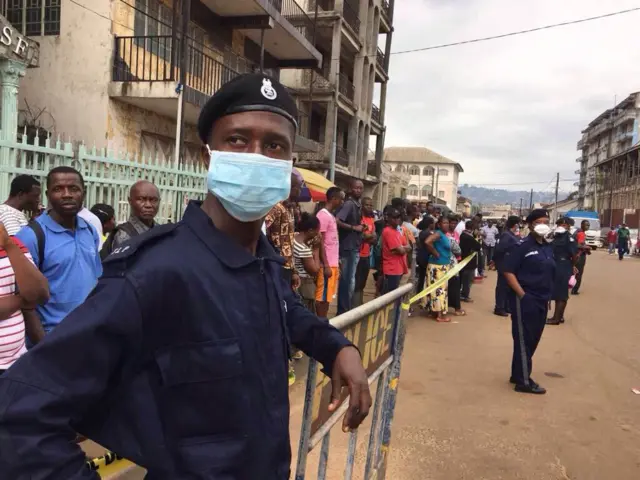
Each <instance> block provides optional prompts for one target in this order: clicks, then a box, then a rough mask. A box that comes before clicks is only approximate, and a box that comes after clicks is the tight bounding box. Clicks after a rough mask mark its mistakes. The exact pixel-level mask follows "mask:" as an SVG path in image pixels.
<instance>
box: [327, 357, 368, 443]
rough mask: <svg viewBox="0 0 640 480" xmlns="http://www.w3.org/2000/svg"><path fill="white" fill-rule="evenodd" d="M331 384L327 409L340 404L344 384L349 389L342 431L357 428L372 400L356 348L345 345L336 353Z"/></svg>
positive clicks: (334, 407) (365, 415)
mask: <svg viewBox="0 0 640 480" xmlns="http://www.w3.org/2000/svg"><path fill="white" fill-rule="evenodd" d="M331 386H332V390H331V403H330V404H329V411H330V412H334V411H335V410H336V409H337V408H338V406H340V394H341V392H342V387H344V386H346V387H347V388H348V389H349V408H348V409H347V413H346V415H345V416H344V420H343V422H342V431H344V432H348V431H350V430H354V429H356V428H358V427H359V426H360V424H361V423H362V422H363V421H364V419H365V418H366V417H367V415H368V414H369V409H370V408H371V402H372V401H371V393H370V391H369V382H368V380H367V374H366V372H365V371H364V367H363V366H362V359H361V358H360V353H359V352H358V350H357V349H356V348H354V347H345V348H343V349H342V350H340V353H338V356H337V357H336V360H335V362H334V364H333V371H332V374H331Z"/></svg>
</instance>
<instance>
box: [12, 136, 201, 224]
mask: <svg viewBox="0 0 640 480" xmlns="http://www.w3.org/2000/svg"><path fill="white" fill-rule="evenodd" d="M59 165H68V166H71V167H74V168H76V169H77V170H79V171H80V172H81V173H82V176H83V177H84V181H85V185H86V197H85V206H87V207H88V208H91V206H92V205H94V204H96V203H106V204H109V205H112V206H113V208H114V209H115V211H116V220H117V221H118V222H124V221H126V220H127V218H128V217H129V202H128V200H127V199H128V197H129V188H130V187H131V185H133V184H134V183H135V182H137V181H138V180H149V181H150V182H153V183H154V184H155V185H156V186H157V187H158V189H159V190H160V210H159V212H158V216H157V218H156V220H157V221H158V222H159V223H166V222H168V221H172V222H176V221H178V220H180V219H181V218H182V214H183V212H184V208H185V206H186V204H187V202H188V201H189V200H195V199H202V198H203V197H204V194H205V192H206V170H205V168H204V165H201V164H186V165H185V164H181V165H175V164H174V162H173V161H172V160H168V159H165V158H160V157H157V156H155V157H154V156H149V155H147V156H145V155H137V154H135V155H131V154H129V153H123V152H113V151H110V150H106V149H97V148H96V147H93V148H88V147H86V146H85V145H82V144H81V145H78V146H77V148H74V145H73V144H72V143H70V142H62V141H60V139H59V138H58V139H57V140H56V141H53V140H52V139H51V138H50V137H47V138H42V137H38V135H37V134H36V135H35V136H33V137H31V139H28V136H27V134H26V131H25V132H24V134H23V135H22V138H21V140H18V141H9V140H2V139H0V201H2V200H4V199H6V198H7V197H8V195H9V187H10V184H11V180H12V179H13V177H15V176H16V175H19V174H27V175H33V176H34V177H36V178H38V179H39V180H40V182H41V183H42V185H43V186H44V184H45V179H46V176H47V173H48V172H49V170H51V169H52V168H54V167H57V166H59ZM43 189H44V188H43ZM43 203H44V204H45V205H46V196H44V195H43Z"/></svg>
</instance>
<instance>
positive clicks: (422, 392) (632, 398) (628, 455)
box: [127, 252, 640, 480]
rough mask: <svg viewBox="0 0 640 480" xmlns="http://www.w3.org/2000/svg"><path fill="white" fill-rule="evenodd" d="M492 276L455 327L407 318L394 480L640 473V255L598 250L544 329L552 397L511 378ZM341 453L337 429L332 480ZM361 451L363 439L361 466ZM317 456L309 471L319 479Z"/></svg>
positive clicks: (632, 478)
mask: <svg viewBox="0 0 640 480" xmlns="http://www.w3.org/2000/svg"><path fill="white" fill-rule="evenodd" d="M489 275H490V276H489V278H488V279H486V280H485V281H484V282H483V284H481V285H474V288H473V292H472V295H473V297H474V298H475V299H476V302H475V303H474V304H472V305H470V306H469V308H468V309H467V311H468V316H467V317H462V318H459V319H456V320H457V323H451V324H437V323H435V322H433V321H431V320H428V319H426V318H421V317H413V318H411V319H410V321H409V326H408V328H409V332H408V339H407V345H406V357H405V361H404V363H403V370H402V377H401V381H400V393H399V400H398V406H397V413H396V417H395V422H394V428H393V438H392V445H391V447H392V448H391V457H390V465H389V471H388V475H387V479H390V480H459V479H474V480H479V479H487V480H501V479H505V480H513V479H523V480H543V479H544V480H547V479H549V480H551V479H554V480H555V479H564V480H566V479H571V480H603V479H615V480H627V479H628V480H636V479H638V478H640V395H634V394H633V393H632V392H631V388H632V387H638V388H640V312H639V310H640V298H639V297H640V291H639V289H638V288H637V285H638V282H637V280H638V278H640V260H637V259H625V260H624V261H623V262H619V261H618V260H617V258H615V257H614V256H611V257H610V256H608V255H607V254H606V253H604V252H595V253H594V254H593V255H591V257H590V258H589V260H588V264H587V269H586V274H585V281H584V282H583V289H582V294H581V295H580V296H578V297H573V298H572V299H571V300H570V303H569V307H568V309H567V314H566V318H567V323H566V324H565V325H562V326H559V327H547V330H545V333H544V335H543V339H542V342H541V345H540V347H539V350H538V352H537V353H536V357H535V358H534V371H533V377H534V378H535V379H536V380H537V381H538V382H539V383H540V384H542V385H543V386H545V387H547V389H548V393H547V395H545V396H533V395H523V394H518V393H515V392H514V391H513V390H512V388H511V386H510V385H509V384H508V378H509V366H510V361H511V348H512V346H511V333H510V328H511V326H510V320H509V319H504V318H499V317H495V316H493V315H492V314H491V310H492V308H493V286H494V285H495V273H493V272H490V273H489ZM302 395H303V386H302V384H301V383H299V384H298V385H296V386H295V387H294V388H293V389H292V392H291V397H292V398H291V401H292V418H291V432H292V441H293V443H294V458H295V446H296V445H295V444H296V442H297V438H298V434H299V418H300V415H301V411H302ZM365 427H366V425H365ZM365 437H366V435H365V432H364V431H363V432H361V434H360V440H362V439H364V438H365ZM345 452H346V436H345V435H343V434H342V433H340V432H339V431H336V432H335V433H334V434H333V435H332V451H331V456H330V463H329V475H328V478H330V479H341V478H343V476H342V472H343V465H344V464H343V460H344V454H345ZM364 456H365V452H364V444H363V443H362V442H360V444H359V448H358V464H359V465H357V466H359V467H361V466H362V464H363V460H364ZM314 457H315V455H314V456H312V458H311V459H310V469H309V476H308V477H307V478H316V476H315V468H314V466H315V464H316V458H314ZM354 477H355V478H356V479H359V478H362V477H361V475H354ZM127 478H131V479H134V478H141V477H140V476H139V475H137V474H136V475H133V476H130V477H127Z"/></svg>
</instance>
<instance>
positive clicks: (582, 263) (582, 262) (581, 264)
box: [571, 254, 587, 293]
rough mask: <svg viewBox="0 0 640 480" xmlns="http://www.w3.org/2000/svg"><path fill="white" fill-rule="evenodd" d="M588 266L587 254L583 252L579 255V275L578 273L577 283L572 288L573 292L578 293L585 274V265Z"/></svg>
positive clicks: (577, 263) (577, 265)
mask: <svg viewBox="0 0 640 480" xmlns="http://www.w3.org/2000/svg"><path fill="white" fill-rule="evenodd" d="M586 266H587V256H586V255H584V254H582V255H580V256H579V257H578V261H577V262H576V268H577V269H578V275H576V285H575V287H573V289H572V290H571V292H572V293H576V292H577V291H578V290H580V285H582V276H583V275H584V267H586Z"/></svg>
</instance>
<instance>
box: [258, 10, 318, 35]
mask: <svg viewBox="0 0 640 480" xmlns="http://www.w3.org/2000/svg"><path fill="white" fill-rule="evenodd" d="M269 2H270V3H271V4H272V5H273V6H274V7H276V9H277V10H278V11H279V12H280V15H282V16H283V17H284V18H286V19H287V21H288V22H289V23H290V24H291V25H293V26H294V27H295V28H296V30H298V31H299V32H300V33H301V34H302V35H303V36H304V37H305V38H306V39H307V40H309V41H310V42H313V20H311V18H310V17H309V15H307V13H306V12H305V11H304V10H303V9H302V7H300V5H298V4H297V3H296V1H295V0H269ZM314 8H315V6H314Z"/></svg>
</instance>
